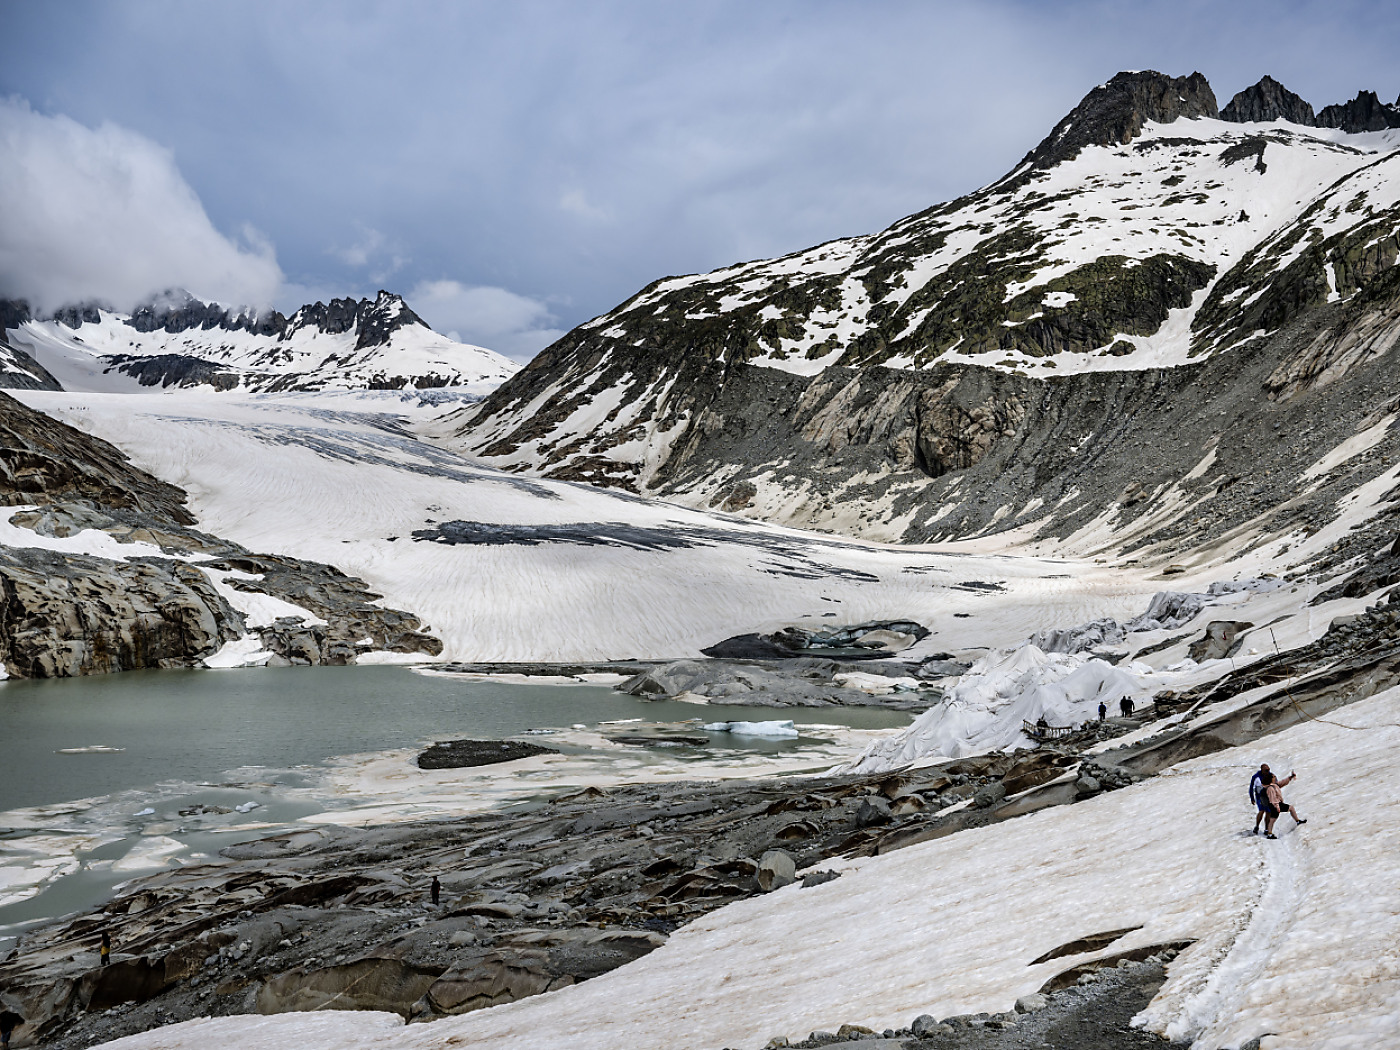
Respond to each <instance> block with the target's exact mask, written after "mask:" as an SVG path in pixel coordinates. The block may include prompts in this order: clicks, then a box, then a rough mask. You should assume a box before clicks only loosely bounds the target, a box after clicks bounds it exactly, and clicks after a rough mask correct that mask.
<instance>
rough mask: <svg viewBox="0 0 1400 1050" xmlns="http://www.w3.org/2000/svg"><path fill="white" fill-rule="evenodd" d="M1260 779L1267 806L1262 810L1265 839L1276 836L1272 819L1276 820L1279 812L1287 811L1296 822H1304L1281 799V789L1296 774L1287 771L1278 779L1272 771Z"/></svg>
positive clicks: (1290, 781) (1296, 777)
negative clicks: (1262, 783) (1262, 782)
mask: <svg viewBox="0 0 1400 1050" xmlns="http://www.w3.org/2000/svg"><path fill="white" fill-rule="evenodd" d="M1262 779H1263V781H1264V800H1265V802H1267V803H1268V806H1269V808H1268V809H1267V810H1265V811H1264V813H1265V820H1264V837H1265V838H1266V839H1276V838H1278V836H1277V835H1275V834H1274V821H1276V820H1278V815H1279V814H1280V813H1287V814H1288V815H1289V816H1290V817H1292V818H1293V820H1294V821H1295V822H1296V823H1298V824H1306V823H1307V821H1306V820H1304V819H1303V818H1302V817H1300V816H1298V811H1297V810H1296V809H1294V808H1293V807H1292V806H1290V805H1289V804H1288V803H1287V802H1285V801H1284V800H1283V789H1284V788H1285V787H1287V786H1288V785H1289V784H1291V783H1293V781H1295V780H1297V779H1298V774H1297V773H1289V774H1288V776H1286V777H1284V778H1283V779H1282V780H1279V779H1278V777H1276V776H1274V775H1273V774H1272V773H1265V774H1264V775H1263V777H1262Z"/></svg>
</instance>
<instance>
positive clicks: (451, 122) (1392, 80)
mask: <svg viewBox="0 0 1400 1050" xmlns="http://www.w3.org/2000/svg"><path fill="white" fill-rule="evenodd" d="M1397 53H1400V5H1397V4H1393V3H1386V2H1372V3H1348V2H1346V0H1330V2H1326V3H1302V2H1288V0H1268V2H1232V3H1204V2H1192V0H1172V2H1170V3H1156V2H1149V0H1141V2H1123V3H1112V2H1094V3H1089V2H1082V3H1069V2H1049V0H1043V2H1034V3H1016V2H1010V0H1002V2H997V0H979V2H976V3H956V2H947V3H937V2H932V0H923V2H911V3H901V2H879V0H862V2H843V3H834V2H823V0H800V2H785V0H743V2H732V3H731V2H728V0H691V2H689V3H659V2H656V0H637V2H607V0H591V2H585V0H562V2H531V0H512V2H510V3H500V2H489V3H471V2H451V3H431V2H414V0H395V2H392V3H390V2H387V0H385V2H378V3H370V2H354V0H337V2H334V3H332V2H325V3H322V2H312V0H276V2H260V0H239V2H237V3H219V2H200V0H168V2H147V0H121V2H117V0H109V2H105V3H101V2H99V3H85V2H79V0H67V2H64V3H39V2H35V0H0V295H9V296H17V295H22V296H25V297H28V298H29V299H30V300H31V301H32V302H34V303H35V304H37V305H38V306H39V307H40V308H41V309H52V308H53V307H55V306H58V305H61V304H62V303H64V302H70V301H74V300H81V299H92V298H97V299H103V300H106V301H108V302H110V303H112V304H114V305H116V306H118V307H129V306H130V305H131V304H132V303H134V302H135V301H137V300H138V299H140V298H142V297H144V296H145V295H147V294H148V293H150V292H152V291H155V290H157V289H158V288H163V287H168V286H172V285H181V286H185V287H188V288H190V289H191V290H192V291H194V292H195V293H196V294H198V295H201V296H204V297H208V298H217V299H220V300H222V301H230V302H242V301H247V302H256V303H271V304H275V305H277V306H279V307H281V308H282V309H284V310H286V309H290V308H294V307H295V306H297V305H300V304H301V303H302V302H304V301H308V300H311V299H315V298H323V299H324V298H327V297H329V296H333V295H362V294H372V293H373V292H374V291H375V290H376V289H377V288H380V287H383V288H388V289H391V290H394V291H399V292H401V293H403V294H404V295H406V296H407V297H408V299H409V302H410V304H411V305H412V306H414V307H415V308H416V309H417V310H418V311H419V312H420V313H421V314H423V316H424V317H425V318H426V319H427V320H428V321H429V322H430V323H431V324H432V325H433V326H434V327H436V328H438V329H439V330H442V331H451V332H456V333H458V335H459V336H460V338H462V339H465V340H468V341H471V342H477V343H481V344H483V345H486V346H491V347H493V348H496V349H499V350H501V351H503V352H505V353H508V354H511V355H512V356H515V357H518V358H520V359H526V358H528V357H529V356H530V355H531V354H532V353H533V352H535V351H536V350H538V349H540V348H541V347H543V346H544V345H546V344H547V343H548V342H550V341H551V340H552V339H553V338H555V337H557V336H558V335H559V334H561V333H562V331H563V330H566V329H568V328H569V327H572V326H573V325H575V324H577V323H579V322H581V321H583V320H586V319H588V318H589V317H592V316H594V315H595V314H598V313H601V312H603V311H605V310H607V309H609V308H610V307H612V306H614V305H616V304H617V303H618V302H620V301H621V300H623V299H625V298H626V297H627V296H628V295H630V294H631V293H632V292H634V291H636V290H637V289H638V288H640V287H641V286H642V285H644V284H647V283H648V282H650V281H652V280H655V279H656V278H658V277H661V276H665V275H668V274H678V273H690V272H695V271H700V270H707V269H711V268H714V267H717V266H721V265H725V264H728V263H731V262H735V261H738V260H741V259H749V258H757V257H763V256H768V255H774V254H779V253H782V252H786V251H791V250H794V249H798V248H803V247H806V246H808V245H811V244H815V243H818V242H820V241H824V240H828V239H830V238H833V237H839V236H843V235H847V234H854V233H864V232H870V231H874V230H877V229H880V228H882V227H884V226H886V225H888V224H889V223H890V222H892V221H894V220H895V219H897V218H899V217H900V216H902V215H905V214H908V213H910V212H913V211H917V210H919V209H921V208H924V207H927V206H928V205H930V204H933V203H936V202H938V201H942V200H946V199H949V198H951V197H955V196H958V195H959V194H962V193H964V192H967V191H968V190H971V189H974V188H976V187H977V186H979V185H982V184H984V183H987V182H990V181H992V180H993V179H995V178H997V177H998V176H999V175H1001V174H1003V173H1004V172H1006V171H1007V170H1008V169H1010V168H1011V167H1012V166H1013V165H1014V163H1015V162H1016V160H1017V159H1018V158H1019V157H1020V156H1021V155H1022V154H1024V153H1025V152H1026V151H1027V150H1028V149H1030V148H1031V147H1032V146H1033V145H1034V144H1035V143H1036V142H1037V141H1038V140H1039V139H1040V138H1041V137H1042V136H1043V135H1044V134H1045V132H1046V131H1048V130H1049V129H1050V127H1051V126H1052V125H1053V124H1054V122H1055V121H1056V120H1057V119H1058V118H1059V117H1060V116H1062V115H1063V114H1064V113H1065V112H1066V111H1068V110H1069V109H1070V108H1071V107H1073V106H1074V104H1075V103H1076V102H1077V101H1078V100H1079V98H1080V97H1082V96H1083V95H1084V93H1085V92H1086V91H1088V90H1089V89H1090V88H1092V87H1093V86H1094V85H1095V84H1096V83H1099V82H1101V81H1103V80H1105V79H1107V78H1108V77H1109V76H1111V75H1112V74H1113V73H1114V72H1116V71H1118V70H1120V69H1143V68H1153V69H1160V70H1162V71H1164V72H1170V73H1173V74H1184V73H1189V72H1192V71H1193V70H1200V71H1201V72H1202V73H1204V74H1206V76H1207V77H1208V78H1209V79H1210V81H1211V83H1212V85H1213V86H1214V88H1215V91H1216V94H1217V96H1218V97H1219V99H1220V102H1221V103H1222V104H1223V103H1224V102H1225V101H1227V100H1228V99H1229V97H1230V96H1231V95H1232V94H1233V93H1234V92H1235V91H1237V90H1239V89H1240V88H1242V87H1244V86H1246V85H1247V84H1250V83H1253V82H1254V81H1256V80H1257V79H1258V78H1259V77H1260V76H1262V75H1263V74H1265V73H1269V74H1272V75H1273V76H1274V77H1276V78H1277V79H1279V80H1281V81H1283V82H1284V83H1285V84H1286V85H1287V86H1289V87H1290V88H1292V89H1293V90H1295V91H1297V92H1299V93H1300V94H1301V95H1303V97H1304V98H1307V99H1308V100H1309V101H1311V102H1312V103H1313V104H1314V106H1317V107H1319V108H1320V107H1321V106H1323V105H1325V104H1327V103H1330V102H1337V101H1344V100H1346V99H1348V98H1351V97H1352V96H1353V95H1354V94H1355V93H1356V91H1357V90H1358V89H1359V88H1370V89H1373V90H1375V91H1377V92H1379V93H1380V95H1381V98H1382V99H1383V100H1384V101H1387V102H1388V101H1392V100H1394V99H1395V98H1396V96H1397V94H1400V62H1397V61H1396V58H1395V56H1396V54H1397Z"/></svg>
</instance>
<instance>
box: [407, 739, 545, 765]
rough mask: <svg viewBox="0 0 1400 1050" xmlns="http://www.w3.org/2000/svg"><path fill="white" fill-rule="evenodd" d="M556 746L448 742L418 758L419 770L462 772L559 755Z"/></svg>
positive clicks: (518, 741)
mask: <svg viewBox="0 0 1400 1050" xmlns="http://www.w3.org/2000/svg"><path fill="white" fill-rule="evenodd" d="M558 753H559V752H558V751H556V750H555V749H554V748H552V747H542V746H541V745H539V744H531V743H527V742H525V741H522V740H447V741H443V742H441V743H437V744H434V745H433V746H432V747H430V748H428V750H426V751H424V752H423V753H422V754H421V755H419V756H418V768H419V769H460V768H463V767H466V766H490V765H496V764H497V763H500V762H514V761H515V760H516V759H520V758H530V757H532V756H534V755H557V754H558Z"/></svg>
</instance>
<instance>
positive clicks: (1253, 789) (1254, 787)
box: [1249, 762, 1269, 835]
mask: <svg viewBox="0 0 1400 1050" xmlns="http://www.w3.org/2000/svg"><path fill="white" fill-rule="evenodd" d="M1268 771H1269V763H1267V762H1265V763H1264V764H1262V765H1261V766H1260V767H1259V768H1258V769H1257V770H1256V771H1255V773H1254V776H1252V777H1250V778H1249V801H1251V802H1253V803H1254V834H1256V835H1257V834H1259V825H1260V823H1261V822H1262V821H1263V820H1264V815H1265V814H1266V813H1267V812H1268V810H1267V809H1266V808H1265V806H1266V802H1265V799H1264V774H1266V773H1267V772H1268Z"/></svg>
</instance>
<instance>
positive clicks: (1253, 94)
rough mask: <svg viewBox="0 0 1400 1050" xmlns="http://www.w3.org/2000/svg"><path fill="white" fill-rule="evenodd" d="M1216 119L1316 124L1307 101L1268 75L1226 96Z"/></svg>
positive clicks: (1243, 121) (1309, 125) (1310, 125)
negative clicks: (1223, 106)
mask: <svg viewBox="0 0 1400 1050" xmlns="http://www.w3.org/2000/svg"><path fill="white" fill-rule="evenodd" d="M1220 119H1221V120H1231V121H1234V122H1236V123H1238V124H1248V123H1256V122H1257V123H1267V122H1268V121H1271V120H1286V121H1289V122H1290V123H1292V124H1302V125H1303V126H1305V127H1313V126H1314V125H1315V124H1316V123H1317V117H1316V115H1315V114H1314V113H1313V108H1312V106H1311V105H1310V104H1309V103H1307V102H1305V101H1304V100H1303V99H1301V98H1299V97H1298V96H1297V95H1295V94H1294V93H1293V92H1291V91H1289V90H1288V89H1287V88H1286V87H1284V86H1283V85H1282V84H1280V83H1279V82H1278V81H1277V80H1275V79H1274V78H1273V77H1269V76H1266V77H1264V78H1263V79H1262V80H1260V81H1259V83H1257V84H1253V85H1251V86H1249V87H1247V88H1245V89H1244V90H1243V91H1241V92H1239V93H1238V94H1237V95H1235V97H1234V98H1232V99H1230V101H1229V103H1228V104H1227V105H1226V106H1225V108H1224V109H1222V110H1221V111H1220Z"/></svg>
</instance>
